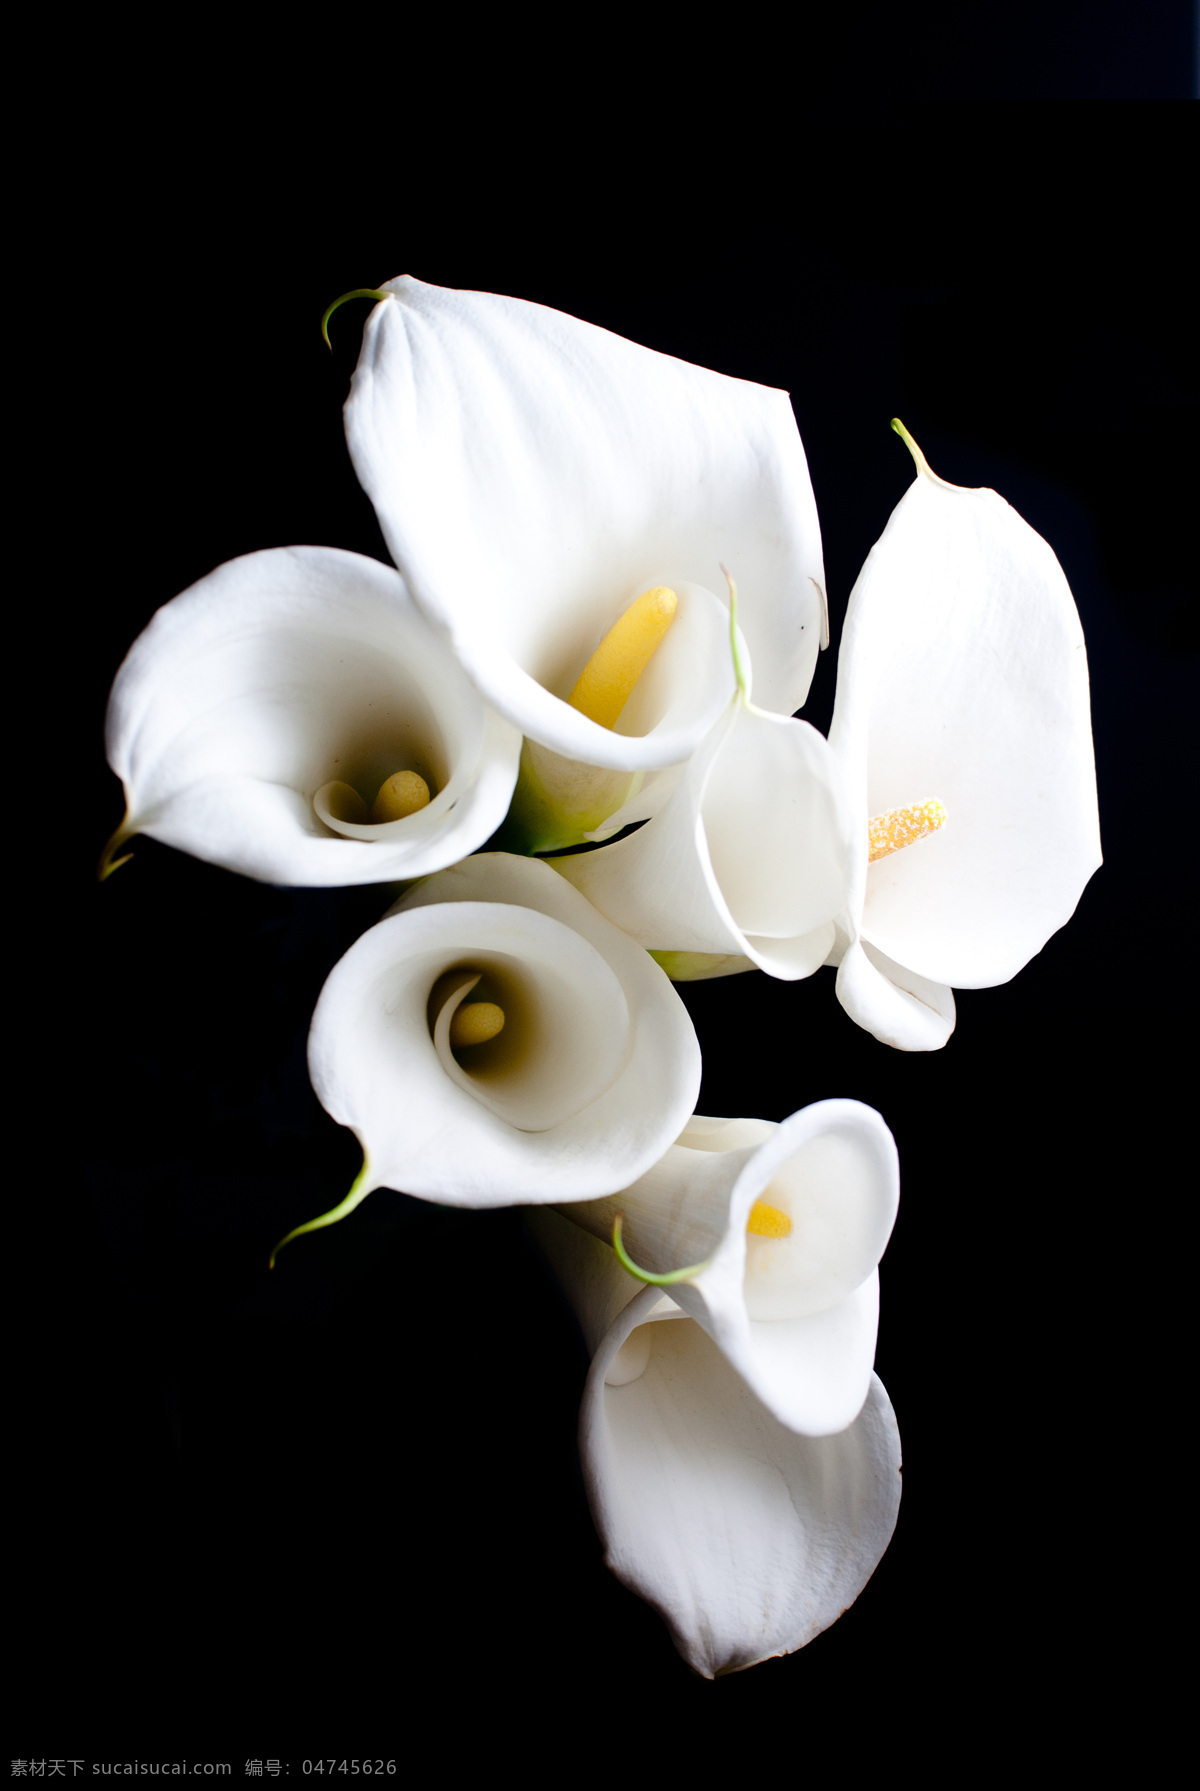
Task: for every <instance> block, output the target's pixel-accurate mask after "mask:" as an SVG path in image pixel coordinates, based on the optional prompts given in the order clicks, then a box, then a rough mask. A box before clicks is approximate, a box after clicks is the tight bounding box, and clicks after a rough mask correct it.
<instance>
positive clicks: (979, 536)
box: [830, 475, 1100, 1049]
mask: <svg viewBox="0 0 1200 1791" xmlns="http://www.w3.org/2000/svg"><path fill="white" fill-rule="evenodd" d="M830 742H831V744H832V745H833V747H834V749H835V751H836V752H837V753H838V755H839V757H840V758H841V760H842V762H843V764H844V765H845V768H846V775H847V788H848V791H849V793H850V800H851V802H852V804H853V807H854V810H855V812H856V817H857V819H856V827H855V833H854V836H853V844H854V847H855V854H856V856H855V863H854V878H853V896H852V901H851V918H852V920H853V921H855V922H856V923H857V925H858V928H859V931H860V933H861V937H862V938H863V939H864V940H867V941H869V942H870V943H871V944H872V945H873V946H875V947H876V948H877V949H878V951H879V952H881V953H883V954H884V955H885V956H886V957H887V958H889V959H891V960H892V961H893V962H894V963H895V964H897V965H903V966H905V967H907V969H908V970H910V971H912V972H915V973H916V975H917V976H919V977H921V978H924V979H926V980H927V981H928V982H930V983H936V984H943V985H949V986H952V987H957V988H979V987H984V986H986V985H989V984H993V983H1001V982H1006V981H1007V980H1008V978H1009V977H1011V976H1013V975H1015V973H1016V972H1017V971H1018V970H1020V969H1021V967H1022V965H1024V964H1025V963H1027V962H1028V960H1029V959H1030V958H1031V957H1032V956H1033V955H1034V953H1035V952H1037V951H1039V950H1040V949H1041V947H1042V946H1043V945H1044V944H1045V942H1046V940H1047V939H1048V938H1049V937H1050V935H1051V934H1052V933H1053V932H1055V931H1056V929H1057V928H1059V927H1061V926H1062V925H1063V923H1064V922H1065V921H1066V920H1067V919H1068V918H1069V916H1070V915H1071V913H1072V912H1073V910H1074V908H1075V905H1076V903H1077V901H1078V899H1079V895H1080V892H1081V891H1082V889H1083V886H1084V884H1085V883H1086V882H1087V880H1088V878H1089V877H1090V876H1091V874H1092V872H1093V871H1094V870H1095V869H1096V867H1097V865H1098V864H1099V863H1100V842H1099V828H1098V822H1097V810H1096V788H1095V773H1094V769H1093V762H1092V740H1091V727H1090V721H1089V708H1088V677H1087V658H1086V654H1085V651H1084V643H1083V634H1082V631H1081V628H1080V625H1079V617H1078V615H1077V614H1076V611H1075V605H1074V603H1073V601H1072V598H1071V593H1070V590H1069V589H1068V587H1067V581H1066V579H1065V578H1064V576H1063V572H1062V568H1061V567H1060V566H1059V564H1058V561H1057V560H1056V559H1055V557H1054V554H1053V553H1052V552H1051V550H1050V548H1049V547H1048V546H1047V544H1046V543H1045V542H1044V541H1043V540H1042V539H1041V537H1040V536H1038V535H1037V534H1035V533H1034V531H1033V530H1032V529H1031V528H1030V527H1029V526H1028V524H1026V523H1025V522H1023V521H1022V519H1021V518H1020V517H1019V516H1018V515H1017V513H1016V511H1015V510H1012V509H1010V507H1009V506H1008V505H1007V504H1006V503H1005V502H1004V500H1003V499H1002V498H1000V497H998V496H997V495H996V493H995V492H994V491H986V490H981V491H969V490H964V489H961V488H959V487H956V486H948V485H946V484H944V483H943V482H942V481H940V480H937V479H934V478H931V477H928V476H924V475H919V476H918V478H917V479H916V481H915V483H914V484H913V485H912V486H911V487H910V489H909V491H908V492H907V493H906V494H905V496H904V498H903V499H902V500H901V502H900V503H899V505H898V506H897V508H896V510H895V511H894V513H893V515H892V518H891V520H890V521H889V523H888V526H887V529H886V530H885V532H884V534H883V536H882V538H881V539H880V541H879V542H878V543H877V544H876V546H875V547H874V548H873V549H872V551H871V554H870V557H869V558H868V560H867V563H866V565H865V566H864V568H863V570H862V573H861V575H860V577H859V580H858V583H857V584H856V585H855V588H854V591H853V593H852V595H851V598H850V606H849V610H848V612H847V616H846V626H845V631H844V634H843V640H842V646H841V650H840V654H839V662H838V691H837V703H836V707H835V711H834V719H833V726H832V729H831V732H830ZM933 797H936V798H938V799H939V800H940V801H941V802H942V803H943V804H944V805H945V807H946V810H947V816H948V818H947V821H946V823H945V825H944V826H943V827H942V828H941V830H940V831H939V832H937V833H935V834H932V835H931V836H930V837H928V838H926V839H923V840H920V841H918V842H917V843H916V844H914V845H911V846H908V847H906V848H904V849H903V850H901V851H899V852H894V853H892V854H891V855H890V856H889V857H887V858H884V859H881V860H880V861H879V862H878V863H876V864H874V865H872V866H870V868H869V869H868V867H867V863H866V824H867V821H868V819H869V818H870V817H872V816H875V815H879V814H885V813H887V812H888V811H889V810H892V809H895V808H901V807H908V806H911V805H914V804H917V803H921V802H925V801H928V800H929V799H930V798H933ZM872 1030H875V1028H874V1027H872ZM885 1030H886V1028H885ZM879 1036H883V1034H882V1032H880V1033H879ZM939 1042H940V1041H939ZM907 1048H909V1049H928V1048H929V1047H928V1046H914V1045H910V1046H908V1047H907Z"/></svg>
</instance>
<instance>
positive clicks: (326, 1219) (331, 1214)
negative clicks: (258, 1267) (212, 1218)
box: [267, 1157, 375, 1269]
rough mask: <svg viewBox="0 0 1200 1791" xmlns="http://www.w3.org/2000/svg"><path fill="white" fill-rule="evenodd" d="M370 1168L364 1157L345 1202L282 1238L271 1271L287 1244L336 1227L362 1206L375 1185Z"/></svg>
mask: <svg viewBox="0 0 1200 1791" xmlns="http://www.w3.org/2000/svg"><path fill="white" fill-rule="evenodd" d="M369 1168H370V1165H369V1164H368V1162H367V1159H366V1158H365V1157H364V1158H363V1166H362V1168H361V1169H360V1170H359V1172H358V1174H357V1175H356V1176H355V1178H354V1185H353V1187H352V1188H351V1189H350V1192H349V1193H348V1194H347V1196H346V1198H345V1200H343V1201H340V1202H339V1203H338V1205H337V1206H335V1207H331V1208H330V1209H329V1211H328V1212H327V1213H322V1214H321V1216H320V1218H319V1219H307V1220H306V1221H305V1222H304V1224H303V1225H297V1226H296V1228H295V1230H294V1231H289V1232H288V1234H287V1236H286V1237H285V1238H280V1240H279V1242H278V1243H277V1244H276V1246H275V1248H274V1249H273V1250H272V1252H271V1260H270V1262H269V1263H268V1264H267V1267H268V1268H269V1269H273V1268H274V1267H275V1258H276V1257H277V1256H278V1255H279V1252H280V1251H281V1250H282V1249H283V1246H284V1245H285V1244H290V1243H291V1241H292V1239H293V1238H299V1237H303V1236H304V1233H305V1232H306V1231H320V1230H321V1228H322V1227H323V1226H325V1225H336V1224H337V1222H338V1220H339V1219H344V1218H346V1216H347V1215H348V1214H349V1213H352V1212H353V1211H354V1209H355V1207H356V1206H359V1205H361V1203H362V1202H363V1201H364V1200H365V1199H366V1198H367V1195H368V1194H369V1193H370V1192H371V1190H372V1188H373V1187H374V1185H375V1184H374V1183H373V1182H370V1181H368V1179H367V1176H368V1171H369Z"/></svg>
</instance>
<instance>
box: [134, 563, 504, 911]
mask: <svg viewBox="0 0 1200 1791" xmlns="http://www.w3.org/2000/svg"><path fill="white" fill-rule="evenodd" d="M107 740H108V758H109V763H110V765H111V766H112V768H113V770H114V771H115V772H116V773H117V775H118V777H120V778H121V780H122V782H123V784H124V786H125V793H126V802H127V805H128V813H129V829H130V831H131V832H138V833H147V834H149V835H150V836H151V837H152V838H154V839H158V840H162V841H164V842H165V843H166V844H168V845H172V846H177V847H179V848H180V849H181V850H182V851H185V852H191V853H192V854H194V856H196V857H197V858H203V859H207V860H208V861H209V862H210V863H213V864H221V865H225V866H226V867H227V868H229V869H230V870H235V871H240V872H242V873H243V874H244V875H246V876H250V877H256V878H259V879H260V880H262V881H265V882H272V883H282V884H326V885H328V884H350V883H373V882H384V881H398V880H400V879H405V878H409V877H418V876H424V875H426V874H427V873H429V872H431V871H435V870H440V869H441V868H442V867H443V866H444V865H447V864H452V863H453V862H454V861H455V860H456V859H458V858H461V857H463V856H464V855H465V854H467V853H469V852H472V851H474V850H475V848H476V847H477V846H479V845H480V844H481V843H482V842H483V841H484V840H485V839H487V838H488V836H489V835H490V834H491V833H492V832H494V830H495V829H496V827H497V826H498V825H499V823H500V821H501V820H502V819H503V817H504V813H505V810H506V809H507V806H508V802H509V798H510V797H511V795H512V790H513V785H514V783H515V781H516V771H517V757H518V753H519V748H520V740H519V737H518V736H517V735H516V733H515V732H514V730H513V729H512V728H511V727H510V726H509V724H508V723H507V722H504V721H502V720H501V719H500V717H499V716H498V715H495V714H493V713H491V712H490V711H489V710H488V709H487V708H486V706H485V705H484V704H483V703H482V702H481V701H480V698H479V695H478V692H477V691H475V690H474V689H473V687H472V686H471V684H470V682H469V680H468V679H467V677H466V675H465V673H464V672H463V670H462V668H461V667H460V666H459V665H458V664H456V662H455V660H454V658H453V656H452V655H451V654H450V653H449V651H448V650H447V648H446V646H445V644H444V643H443V641H442V640H441V639H440V638H439V637H438V635H437V634H436V633H435V632H434V631H433V630H432V629H431V628H430V627H429V625H428V624H427V623H426V622H425V621H424V620H423V618H422V617H421V616H420V615H419V614H418V612H417V611H416V609H415V608H414V607H413V605H412V603H411V601H410V600H409V597H408V594H407V592H406V591H405V588H404V581H403V580H402V579H401V578H400V576H399V575H398V574H397V573H396V572H395V571H393V570H392V568H391V567H388V566H381V565H379V564H378V563H377V562H376V561H374V560H368V559H364V558H363V557H361V556H360V555H358V554H350V553H341V552H339V551H337V550H336V549H333V548H315V547H293V548H279V549H275V550H272V551H270V552H265V553H255V554H248V555H246V556H245V557H244V558H242V559H239V560H231V561H230V562H229V563H228V564H227V565H224V566H219V567H218V568H217V570H216V571H215V572H212V573H210V574H209V576H208V577H207V578H203V579H201V580H200V582H199V583H198V584H195V585H193V586H192V587H191V589H190V590H187V591H185V592H184V593H183V594H182V596H179V597H177V598H175V599H174V601H173V602H171V603H168V604H167V605H165V607H164V608H163V609H161V610H159V612H158V614H157V615H156V616H155V617H154V619H153V621H152V622H151V623H150V625H149V627H148V628H147V629H146V630H145V631H144V633H143V634H142V635H141V636H140V637H139V638H138V640H137V641H136V642H135V643H134V645H133V647H132V649H131V650H130V652H129V655H128V657H127V658H126V660H125V662H124V664H123V665H122V667H121V669H120V671H119V672H118V674H117V678H116V681H115V683H114V685H113V690H112V696H111V698H110V702H109V711H108V726H107ZM401 769H405V770H408V769H414V770H417V771H418V772H420V773H421V775H423V776H424V777H425V778H426V781H427V782H428V783H429V784H430V787H431V789H432V790H433V800H432V801H431V802H430V803H429V805H428V807H426V808H424V809H422V810H421V811H420V812H419V813H418V814H415V815H412V816H410V817H408V818H407V819H406V820H400V821H393V822H389V823H385V824H383V825H381V826H378V827H370V826H367V827H362V826H357V827H356V826H340V827H337V828H335V827H334V826H331V825H327V824H326V822H325V821H323V820H322V819H321V818H320V816H319V814H318V812H317V806H315V805H314V799H316V798H317V797H318V793H319V792H321V791H322V789H323V788H324V787H325V786H327V785H328V784H329V783H330V782H331V781H332V780H341V781H343V782H347V783H349V784H351V785H352V786H361V787H362V788H361V790H360V793H365V800H366V801H367V802H368V803H370V802H371V801H372V800H373V799H374V794H375V791H376V790H377V789H378V787H379V785H380V784H381V783H382V782H383V780H384V779H385V778H386V777H389V776H390V775H391V774H392V773H393V772H394V771H397V770H401Z"/></svg>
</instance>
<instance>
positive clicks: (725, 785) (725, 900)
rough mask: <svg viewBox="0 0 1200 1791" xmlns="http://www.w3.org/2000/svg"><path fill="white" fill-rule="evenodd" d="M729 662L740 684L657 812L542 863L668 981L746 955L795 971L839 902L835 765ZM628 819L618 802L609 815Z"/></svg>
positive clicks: (746, 961)
mask: <svg viewBox="0 0 1200 1791" xmlns="http://www.w3.org/2000/svg"><path fill="white" fill-rule="evenodd" d="M735 603H736V599H735ZM734 658H735V662H737V663H738V667H739V686H740V688H739V689H738V691H737V692H736V693H735V695H734V696H733V698H732V700H731V702H730V704H729V706H728V708H727V709H726V711H725V713H724V715H723V716H722V717H721V718H720V720H719V721H718V722H717V724H716V726H715V727H714V728H713V729H712V730H711V731H710V733H709V735H708V737H707V738H706V739H705V740H704V741H702V742H701V745H700V747H699V748H698V750H697V751H696V752H695V754H694V755H693V756H692V758H691V759H690V760H689V762H688V764H687V765H686V766H685V767H684V768H683V770H682V772H681V773H679V774H678V776H677V778H676V779H675V781H674V783H673V786H672V787H671V789H670V792H669V794H668V795H667V796H666V799H665V800H664V802H663V804H662V807H661V808H660V809H659V811H658V813H657V814H655V815H654V816H653V818H652V819H650V820H649V821H647V823H646V825H645V826H644V827H641V828H639V829H638V830H637V832H635V833H632V834H630V835H628V836H627V837H626V838H625V839H623V840H617V841H616V842H614V843H613V844H611V845H607V846H605V848H604V850H603V851H600V852H584V853H578V854H576V855H574V856H572V857H564V858H559V859H555V860H554V861H553V862H554V866H555V869H556V870H557V871H559V872H560V874H561V875H562V876H564V877H565V878H566V879H567V880H568V882H570V883H572V884H574V886H575V887H576V888H577V889H580V890H582V891H583V893H584V895H586V896H587V898H588V900H589V901H590V902H594V903H595V905H596V907H597V908H599V910H600V912H601V913H602V914H606V915H607V916H608V918H609V919H610V920H612V921H614V922H615V923H616V925H617V926H619V927H621V928H622V929H623V930H624V931H625V932H627V933H628V934H629V935H630V936H631V938H634V939H636V940H637V941H638V943H639V945H644V946H645V947H646V948H647V950H648V951H653V952H655V953H657V954H660V955H661V956H662V957H665V958H669V959H670V960H671V962H670V966H669V967H670V968H671V970H672V973H673V974H675V975H677V976H679V978H680V980H686V979H687V978H688V977H692V976H695V975H697V974H700V975H714V974H715V975H728V974H730V973H731V972H735V971H738V970H749V969H751V968H752V967H753V966H755V965H757V966H758V967H759V968H760V969H763V970H766V971H768V972H769V973H770V975H772V976H777V977H781V978H783V979H784V980H786V981H795V980H796V979H798V978H800V977H805V976H811V975H812V973H813V971H814V970H816V969H818V967H819V966H820V965H821V964H823V963H824V962H825V961H826V958H827V957H828V955H829V951H830V949H831V947H832V946H833V944H834V938H835V930H834V919H835V916H837V915H838V914H839V913H840V912H841V911H842V909H843V908H844V906H845V902H846V892H847V887H848V883H847V877H848V856H849V844H848V840H847V837H846V833H847V829H846V823H845V805H844V804H843V803H842V801H841V797H840V780H839V771H838V765H837V761H836V760H835V758H834V756H833V754H832V752H831V751H830V749H829V745H828V743H827V742H826V741H825V740H824V739H823V738H822V736H821V735H820V734H819V733H818V732H817V731H816V729H815V728H813V727H810V726H809V724H808V723H807V722H804V721H796V720H793V719H792V718H791V717H790V716H786V715H771V714H768V713H767V712H766V711H765V710H762V709H759V708H758V707H756V706H755V705H754V704H753V703H751V702H750V701H749V700H748V671H747V670H746V669H745V667H744V662H743V661H742V658H741V655H740V653H737V652H736V651H735V654H734ZM634 818H635V813H634V811H633V809H632V805H630V807H628V808H626V809H624V810H622V811H620V813H619V814H617V815H615V816H614V817H613V821H614V823H620V824H621V825H624V824H625V822H626V821H627V820H631V819H634ZM679 954H686V957H685V958H683V960H682V961H680V959H679V956H678V955H679Z"/></svg>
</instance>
